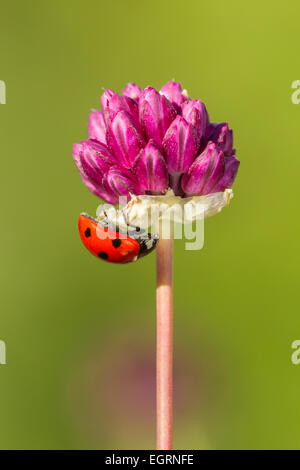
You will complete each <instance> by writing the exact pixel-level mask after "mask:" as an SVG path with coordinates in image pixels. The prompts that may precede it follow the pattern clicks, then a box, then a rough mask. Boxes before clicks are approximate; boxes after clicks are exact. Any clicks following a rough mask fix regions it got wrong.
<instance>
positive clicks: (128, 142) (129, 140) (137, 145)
mask: <svg viewBox="0 0 300 470" xmlns="http://www.w3.org/2000/svg"><path fill="white" fill-rule="evenodd" d="M107 142H108V145H109V147H110V148H111V150H112V152H113V154H114V155H115V157H116V158H117V159H118V161H119V164H120V165H121V166H124V167H125V168H130V167H131V165H132V163H133V162H134V160H135V157H136V156H137V155H138V154H139V152H140V150H141V149H142V148H143V146H144V144H145V143H144V140H143V137H142V135H141V134H140V132H139V131H138V130H137V129H136V127H135V126H134V122H133V120H132V119H131V117H130V115H129V114H128V113H126V112H125V111H120V112H119V113H118V114H117V115H116V117H115V118H114V119H113V121H112V123H111V125H110V127H109V130H108V134H107Z"/></svg>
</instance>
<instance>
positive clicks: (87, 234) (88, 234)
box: [84, 228, 91, 238]
mask: <svg viewBox="0 0 300 470" xmlns="http://www.w3.org/2000/svg"><path fill="white" fill-rule="evenodd" d="M84 235H85V236H86V238H89V237H90V236H91V229H90V228H87V229H86V231H85V232H84Z"/></svg>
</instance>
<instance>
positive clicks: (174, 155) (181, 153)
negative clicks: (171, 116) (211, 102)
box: [163, 116, 199, 173]
mask: <svg viewBox="0 0 300 470" xmlns="http://www.w3.org/2000/svg"><path fill="white" fill-rule="evenodd" d="M198 144H199V143H198V139H197V136H196V133H195V130H194V128H193V126H192V125H190V124H188V123H187V122H186V120H185V119H184V118H183V117H182V116H177V117H176V119H175V120H174V121H173V122H172V124H171V125H170V127H169V129H168V130H167V133H166V135H165V138H164V140H163V147H164V150H165V154H166V163H167V167H168V171H169V173H175V172H184V171H187V170H188V168H189V167H190V165H191V163H192V162H193V160H194V158H195V156H196V153H197V150H198V146H199V145H198Z"/></svg>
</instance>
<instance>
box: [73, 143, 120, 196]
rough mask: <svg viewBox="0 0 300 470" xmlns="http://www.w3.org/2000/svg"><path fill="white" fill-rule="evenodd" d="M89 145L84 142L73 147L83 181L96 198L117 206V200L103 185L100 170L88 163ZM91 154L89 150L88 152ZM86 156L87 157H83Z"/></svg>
mask: <svg viewBox="0 0 300 470" xmlns="http://www.w3.org/2000/svg"><path fill="white" fill-rule="evenodd" d="M86 144H87V143H86V142H82V143H80V144H75V145H74V146H73V158H74V161H75V164H76V166H77V168H78V170H79V173H80V176H81V178H82V181H83V182H84V184H85V185H86V187H87V188H88V189H89V190H90V191H91V192H92V193H93V194H95V195H96V196H98V197H100V198H101V199H104V200H105V201H106V202H108V203H109V204H116V202H117V198H116V196H115V195H113V194H112V193H111V191H110V190H107V189H106V188H105V187H104V185H103V175H102V173H101V171H100V170H99V169H97V168H96V167H93V165H90V164H89V163H88V162H86V153H87V149H86V147H87V145H86ZM88 152H89V150H88ZM84 154H85V157H84V156H83V155H84Z"/></svg>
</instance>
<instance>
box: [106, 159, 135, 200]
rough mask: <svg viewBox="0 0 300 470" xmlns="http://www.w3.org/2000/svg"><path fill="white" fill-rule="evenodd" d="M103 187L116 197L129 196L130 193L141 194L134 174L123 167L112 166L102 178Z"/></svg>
mask: <svg viewBox="0 0 300 470" xmlns="http://www.w3.org/2000/svg"><path fill="white" fill-rule="evenodd" d="M104 185H105V187H106V188H107V189H108V190H109V191H111V192H112V193H113V194H114V195H115V196H116V197H119V196H127V198H128V199H129V198H130V194H129V193H132V194H142V193H143V191H141V189H140V187H139V185H138V183H137V181H136V179H135V177H134V175H133V174H132V173H131V171H129V170H126V169H125V168H116V167H113V168H111V169H110V170H109V172H108V173H107V174H106V175H105V178H104Z"/></svg>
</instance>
